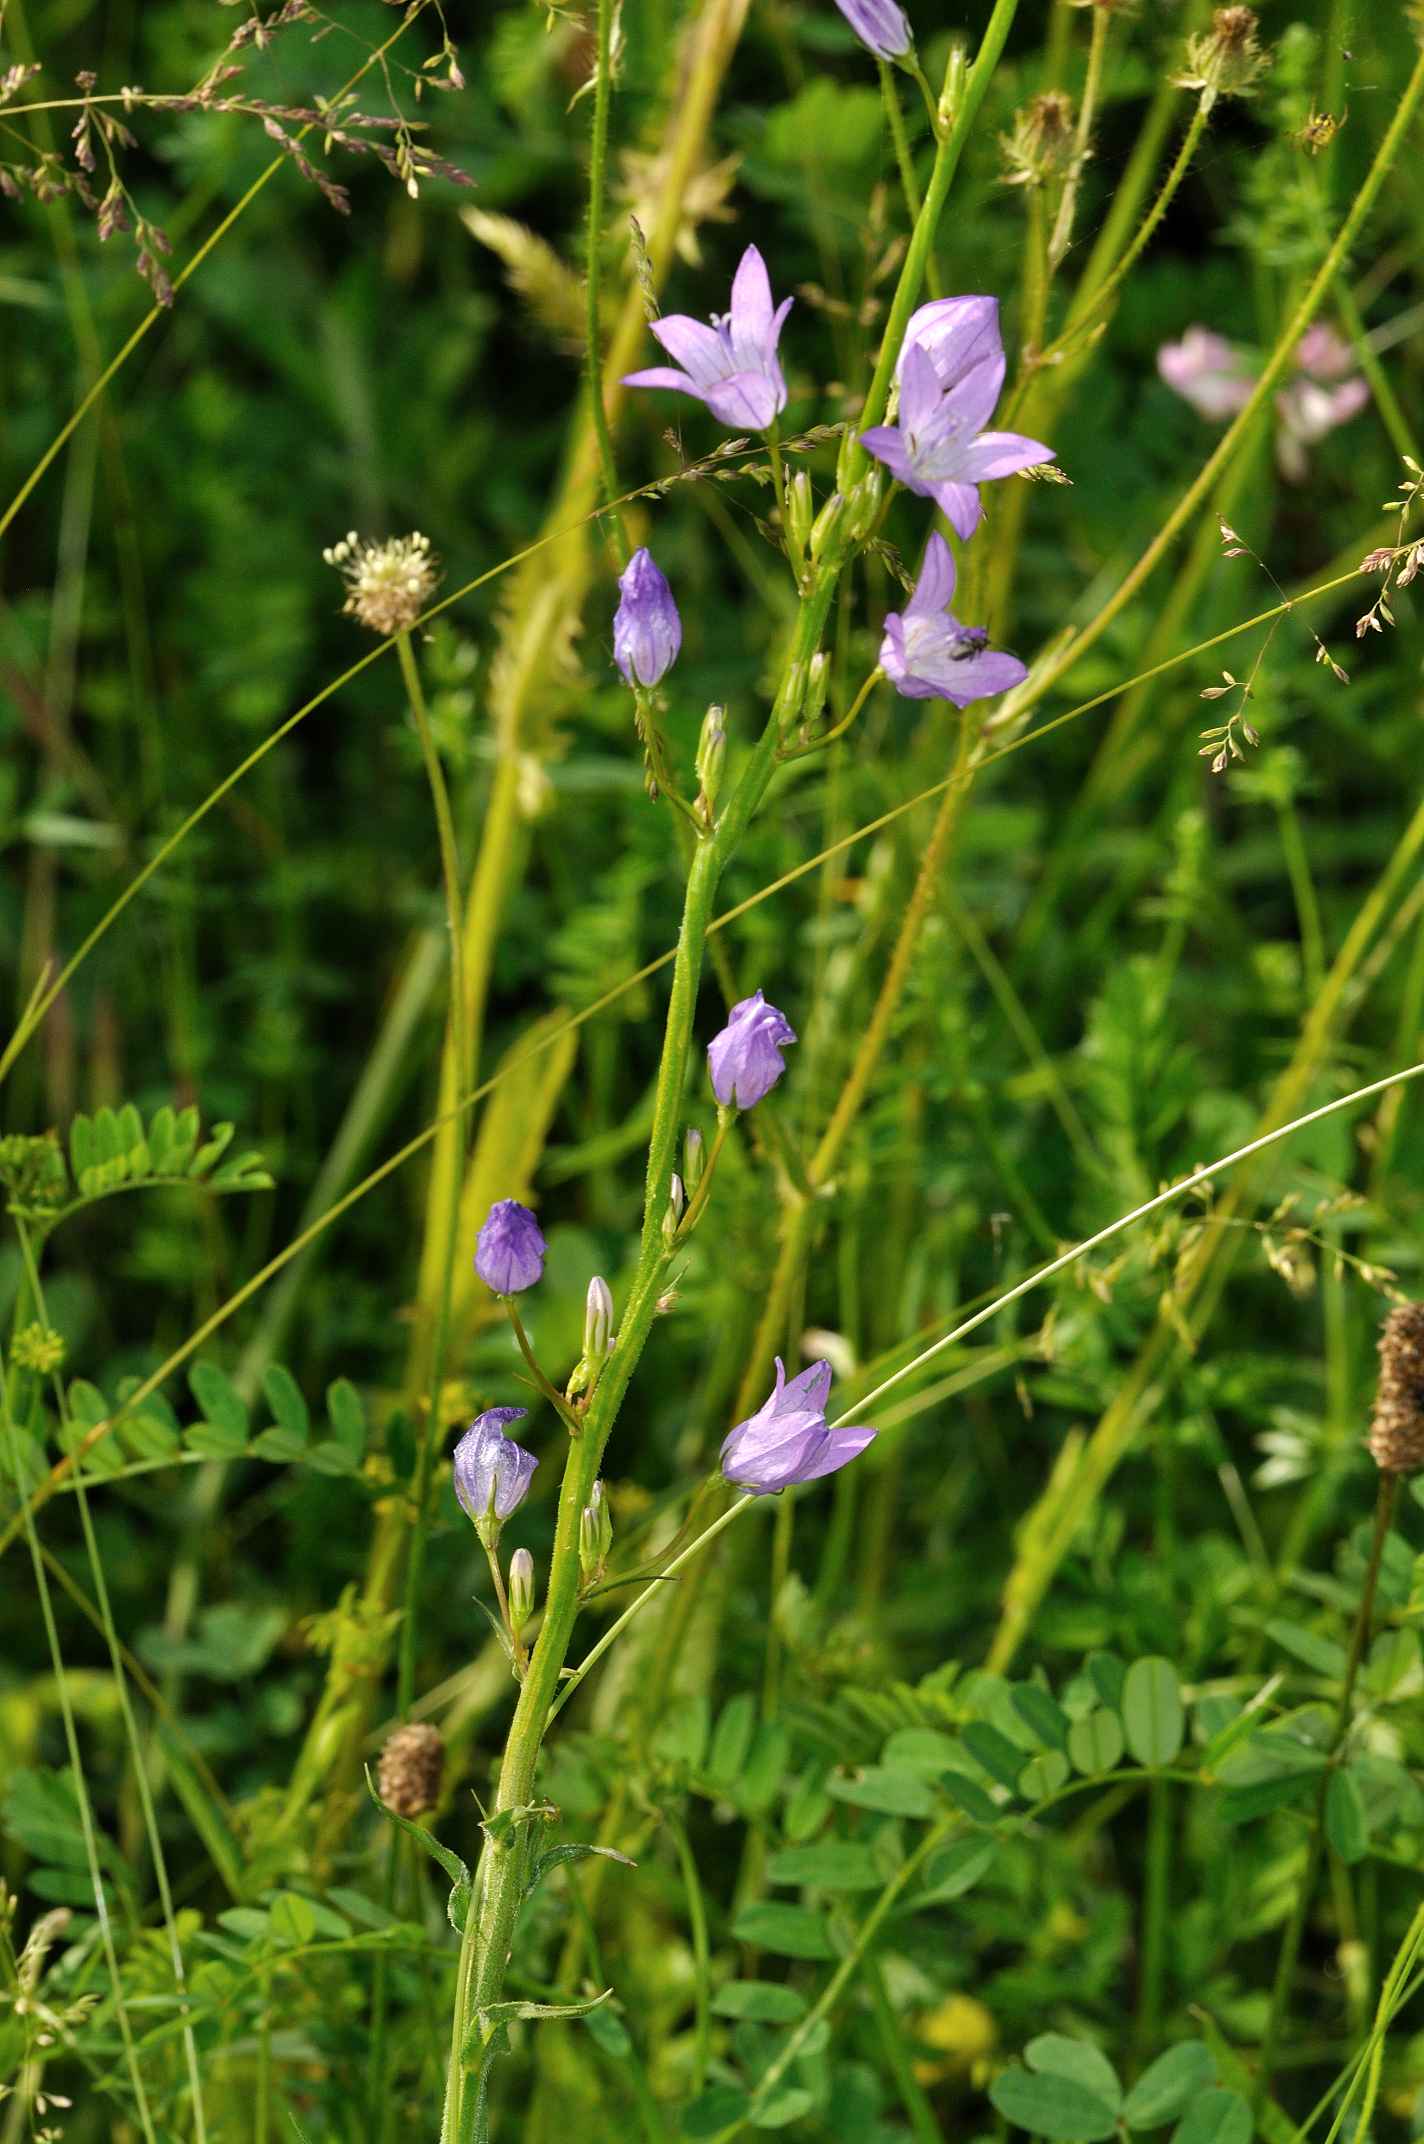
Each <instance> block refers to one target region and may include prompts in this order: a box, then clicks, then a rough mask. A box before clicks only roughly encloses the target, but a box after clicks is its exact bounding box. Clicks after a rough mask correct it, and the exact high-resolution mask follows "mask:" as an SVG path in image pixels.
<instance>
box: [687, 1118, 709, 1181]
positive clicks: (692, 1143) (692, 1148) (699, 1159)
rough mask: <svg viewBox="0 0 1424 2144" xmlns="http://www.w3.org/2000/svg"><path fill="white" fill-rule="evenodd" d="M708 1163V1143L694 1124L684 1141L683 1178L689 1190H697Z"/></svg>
mask: <svg viewBox="0 0 1424 2144" xmlns="http://www.w3.org/2000/svg"><path fill="white" fill-rule="evenodd" d="M706 1165H707V1145H706V1141H705V1140H704V1139H703V1137H702V1134H701V1132H700V1131H699V1130H698V1129H697V1126H696V1125H695V1124H694V1125H693V1126H692V1127H691V1128H690V1130H689V1131H688V1132H687V1134H686V1136H685V1138H684V1139H683V1142H682V1180H683V1182H684V1183H685V1184H686V1186H687V1188H688V1190H689V1191H695V1190H696V1189H697V1187H698V1185H699V1184H700V1183H701V1181H702V1171H703V1169H704V1168H705V1167H706Z"/></svg>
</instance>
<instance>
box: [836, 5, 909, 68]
mask: <svg viewBox="0 0 1424 2144" xmlns="http://www.w3.org/2000/svg"><path fill="white" fill-rule="evenodd" d="M836 6H837V7H838V8H839V9H840V11H841V13H842V14H843V15H844V16H845V19H846V21H847V22H848V23H849V24H850V26H851V28H852V29H853V30H854V32H855V34H856V36H857V37H858V38H859V39H860V41H861V43H862V44H863V45H867V46H869V48H870V50H871V51H872V52H873V53H874V54H875V57H876V58H877V59H878V60H898V59H901V58H903V56H904V54H905V53H907V52H908V51H909V50H910V47H911V46H912V45H913V44H914V42H915V33H914V31H913V30H912V29H911V28H910V25H909V22H908V20H907V19H906V15H905V11H904V9H903V8H901V7H897V6H896V5H895V0H836Z"/></svg>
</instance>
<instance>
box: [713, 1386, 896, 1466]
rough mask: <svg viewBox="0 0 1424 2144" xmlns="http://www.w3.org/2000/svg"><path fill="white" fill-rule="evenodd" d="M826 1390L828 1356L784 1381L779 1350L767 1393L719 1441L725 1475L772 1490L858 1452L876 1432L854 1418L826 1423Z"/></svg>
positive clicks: (857, 1454)
mask: <svg viewBox="0 0 1424 2144" xmlns="http://www.w3.org/2000/svg"><path fill="white" fill-rule="evenodd" d="M830 1393H831V1366H830V1364H829V1363H828V1362H813V1363H812V1365H811V1367H810V1369H809V1370H803V1371H802V1372H801V1375H800V1376H799V1377H793V1378H792V1380H791V1382H790V1384H789V1385H788V1384H787V1382H786V1370H785V1366H784V1365H783V1363H782V1360H781V1357H780V1356H779V1355H778V1356H777V1358H776V1385H775V1388H774V1390H773V1391H772V1393H771V1396H770V1398H769V1399H768V1400H767V1401H766V1402H765V1403H764V1405H762V1406H761V1407H759V1408H758V1409H757V1411H756V1413H755V1414H754V1415H752V1416H751V1418H750V1419H749V1420H748V1421H745V1422H739V1423H738V1424H737V1426H736V1428H735V1429H734V1430H732V1431H730V1432H729V1434H728V1435H727V1437H726V1438H725V1439H724V1441H723V1444H722V1472H723V1474H724V1475H725V1476H726V1478H727V1480H728V1481H729V1482H732V1483H733V1484H734V1485H735V1486H736V1487H737V1488H738V1489H750V1491H751V1493H752V1495H753V1496H775V1495H776V1494H777V1492H778V1491H779V1490H781V1489H791V1488H794V1487H795V1486H796V1484H797V1483H798V1482H803V1481H819V1480H820V1478H821V1476H822V1475H823V1474H834V1473H835V1472H836V1471H837V1469H838V1468H840V1467H843V1466H845V1465H846V1464H847V1463H848V1462H849V1461H850V1460H852V1459H855V1458H857V1457H858V1456H859V1455H860V1453H861V1452H863V1451H864V1450H865V1447H866V1446H867V1444H869V1443H871V1442H872V1441H873V1439H874V1437H875V1434H876V1432H875V1431H874V1430H873V1429H866V1428H863V1427H861V1426H859V1425H856V1424H852V1423H846V1424H844V1425H843V1426H842V1427H841V1428H839V1429H829V1428H827V1426H826V1401H827V1400H828V1399H829V1398H830Z"/></svg>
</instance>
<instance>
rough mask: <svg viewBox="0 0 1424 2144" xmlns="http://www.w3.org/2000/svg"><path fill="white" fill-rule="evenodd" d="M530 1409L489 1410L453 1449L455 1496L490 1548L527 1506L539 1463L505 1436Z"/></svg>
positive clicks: (498, 1408)
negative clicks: (512, 1516)
mask: <svg viewBox="0 0 1424 2144" xmlns="http://www.w3.org/2000/svg"><path fill="white" fill-rule="evenodd" d="M528 1411H529V1410H528V1408H527V1407H490V1408H487V1409H486V1410H485V1412H484V1413H483V1414H482V1415H480V1416H478V1417H477V1419H476V1420H475V1421H473V1422H472V1423H471V1424H470V1426H469V1428H468V1429H467V1430H466V1431H465V1434H464V1436H463V1437H461V1439H460V1441H459V1443H458V1444H457V1445H456V1446H455V1456H454V1458H453V1460H452V1461H451V1471H452V1473H453V1475H454V1479H455V1494H456V1496H457V1497H458V1498H459V1499H460V1503H461V1506H462V1508H463V1510H464V1512H465V1514H466V1516H467V1517H468V1518H470V1519H472V1520H473V1521H474V1526H475V1531H476V1533H477V1534H478V1535H479V1537H480V1539H481V1541H483V1542H484V1544H485V1547H486V1548H493V1547H494V1545H495V1543H496V1541H498V1539H499V1530H500V1528H501V1526H503V1524H504V1522H505V1520H506V1519H507V1518H508V1517H509V1515H510V1513H511V1512H513V1511H517V1510H518V1509H519V1506H520V1505H521V1504H522V1503H523V1501H524V1498H525V1494H526V1492H527V1490H528V1488H529V1483H530V1479H531V1477H532V1475H533V1473H534V1469H535V1467H537V1466H538V1464H539V1462H538V1460H537V1459H536V1458H535V1457H534V1454H533V1453H532V1452H526V1451H525V1449H524V1447H523V1445H522V1444H516V1443H515V1441H514V1439H513V1438H512V1437H506V1435H505V1434H504V1430H505V1425H506V1423H509V1422H522V1421H523V1420H524V1417H525V1415H526V1414H527V1413H528Z"/></svg>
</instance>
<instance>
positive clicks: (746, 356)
mask: <svg viewBox="0 0 1424 2144" xmlns="http://www.w3.org/2000/svg"><path fill="white" fill-rule="evenodd" d="M791 304H792V301H791V299H790V298H783V299H782V301H781V303H780V305H778V306H777V307H776V309H775V311H773V310H772V303H771V282H770V279H769V278H768V276H767V272H766V263H765V261H764V260H763V259H762V257H761V255H760V253H758V251H757V249H756V247H755V246H748V247H747V250H746V252H745V253H744V254H743V255H742V258H741V263H740V265H739V266H738V269H737V273H736V275H735V277H734V278H733V281H732V310H731V311H730V313H726V314H718V313H714V314H713V315H712V320H711V324H710V326H709V325H708V324H707V323H706V322H705V321H702V320H693V319H692V318H690V316H689V315H688V314H686V313H669V314H668V315H667V316H666V318H664V319H662V320H655V321H654V322H653V323H652V328H653V333H654V335H656V337H657V339H658V341H659V342H660V343H661V344H662V346H663V348H664V349H665V350H666V351H667V353H668V355H669V357H671V358H673V359H674V360H675V364H674V365H653V366H651V367H649V368H648V370H646V371H644V372H629V373H625V375H624V378H623V384H624V386H625V387H671V388H672V389H673V390H674V391H675V392H676V393H678V394H682V395H691V396H693V397H694V399H695V400H696V401H698V402H705V403H706V405H707V407H708V409H710V410H711V412H712V414H713V416H714V417H718V418H720V419H721V421H722V423H723V424H727V425H731V426H733V427H734V428H735V429H736V430H739V431H740V430H746V431H750V432H764V431H765V430H766V428H767V426H768V425H769V424H771V423H772V421H773V419H774V418H776V417H777V416H778V415H779V414H780V412H781V411H782V410H784V409H785V407H786V381H785V379H784V377H783V375H782V371H781V366H780V364H779V363H778V361H777V356H776V345H777V342H778V341H779V340H780V336H781V324H782V322H783V321H784V320H785V318H786V315H787V314H788V313H789V312H790V310H791ZM679 365H680V366H681V367H682V370H681V371H678V370H677V369H676V366H679Z"/></svg>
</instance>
